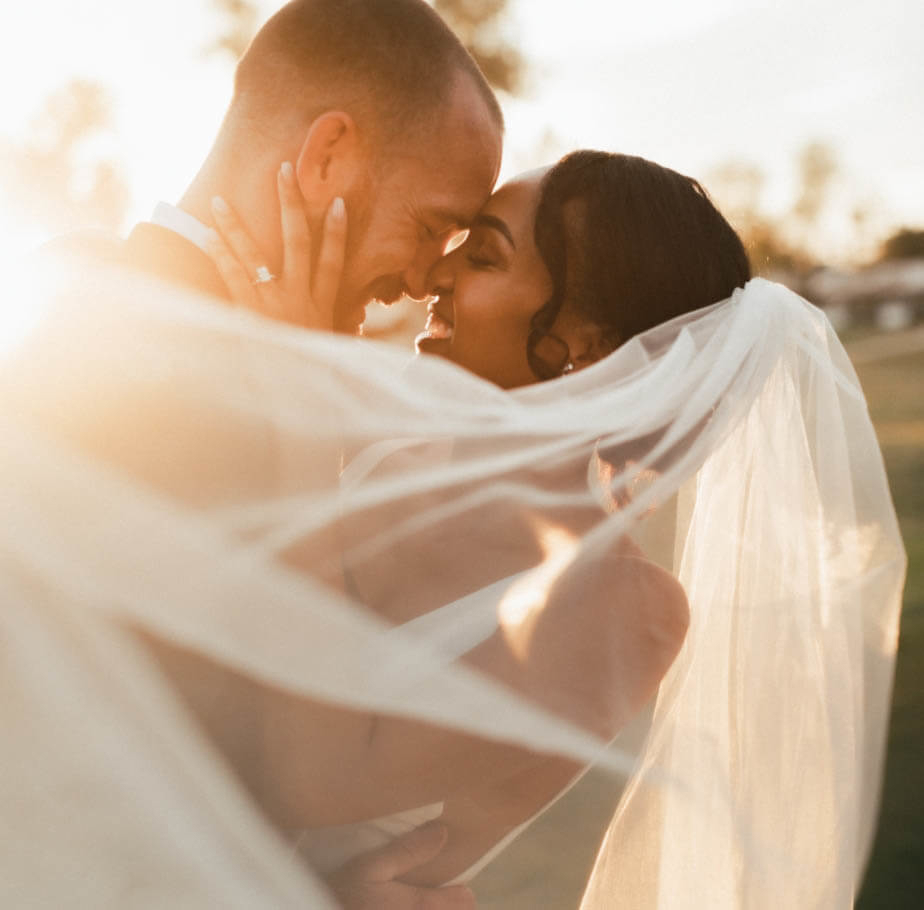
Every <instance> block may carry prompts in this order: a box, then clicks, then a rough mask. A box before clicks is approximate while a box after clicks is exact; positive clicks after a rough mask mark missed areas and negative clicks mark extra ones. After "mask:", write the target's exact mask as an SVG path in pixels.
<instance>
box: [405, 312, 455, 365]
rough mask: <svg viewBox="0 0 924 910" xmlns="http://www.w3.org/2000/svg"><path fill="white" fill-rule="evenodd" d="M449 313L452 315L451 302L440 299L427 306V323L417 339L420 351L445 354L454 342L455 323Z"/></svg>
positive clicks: (416, 342)
mask: <svg viewBox="0 0 924 910" xmlns="http://www.w3.org/2000/svg"><path fill="white" fill-rule="evenodd" d="M447 310H448V313H452V306H451V304H450V303H449V301H446V300H442V299H440V298H438V299H437V300H434V301H431V302H430V303H429V304H428V305H427V322H426V325H425V326H424V330H423V332H421V333H420V334H419V335H418V336H417V338H416V339H415V344H416V345H417V350H418V351H426V352H427V353H428V354H443V353H445V352H446V351H447V350H448V349H449V346H450V344H451V342H452V333H453V328H454V326H453V322H452V319H451V318H450V317H449V315H448V314H447Z"/></svg>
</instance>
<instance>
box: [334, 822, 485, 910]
mask: <svg viewBox="0 0 924 910" xmlns="http://www.w3.org/2000/svg"><path fill="white" fill-rule="evenodd" d="M448 833H449V832H448V831H447V829H446V826H445V825H443V824H441V823H440V822H438V821H437V822H428V823H427V824H426V825H421V827H419V828H415V829H414V830H413V831H411V832H409V833H408V834H405V835H404V836H402V837H399V838H397V839H396V840H393V841H392V842H391V843H390V844H388V845H386V846H385V847H382V848H381V849H380V850H375V851H373V852H372V853H364V854H363V855H362V856H359V857H357V858H356V859H354V860H352V861H351V862H349V863H347V864H346V865H345V866H343V868H341V869H339V870H338V871H337V872H335V873H334V875H333V876H332V877H331V879H330V880H329V881H328V884H329V885H330V888H331V890H332V891H333V892H334V895H335V896H336V897H337V900H338V901H339V902H340V904H341V906H342V907H343V910H475V897H474V895H473V894H472V892H471V891H470V890H469V889H468V888H466V887H464V886H462V885H455V886H451V887H446V888H419V887H416V886H414V885H406V884H404V883H403V882H401V881H399V879H400V878H401V876H402V875H406V874H407V873H408V872H410V871H411V870H412V869H416V868H417V867H418V866H422V865H424V863H427V862H429V861H430V860H431V859H433V858H434V857H435V856H437V854H439V852H440V851H441V850H442V849H443V847H444V846H445V845H446V838H447V836H448Z"/></svg>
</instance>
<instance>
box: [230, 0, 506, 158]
mask: <svg viewBox="0 0 924 910" xmlns="http://www.w3.org/2000/svg"><path fill="white" fill-rule="evenodd" d="M460 75H461V76H463V77H468V78H469V79H470V80H471V81H472V83H473V84H474V85H475V86H476V88H477V90H478V92H479V93H480V95H481V96H482V98H483V100H484V102H485V105H486V107H487V109H488V111H489V112H490V115H491V117H492V119H493V120H494V121H495V123H496V124H497V126H498V129H499V130H501V131H502V130H503V114H502V113H501V109H500V106H499V104H498V102H497V99H496V98H495V97H494V93H493V92H492V91H491V88H490V86H489V85H488V83H487V81H486V79H485V78H484V75H483V74H482V72H481V70H480V69H479V68H478V65H477V64H476V63H475V61H474V60H473V59H472V57H471V55H470V54H469V53H468V51H467V50H466V49H465V48H464V47H463V45H462V43H461V42H460V41H459V39H458V38H457V37H456V36H455V35H454V34H453V32H452V31H451V30H450V28H449V27H448V26H447V25H446V23H445V22H443V20H442V19H441V18H440V17H439V16H438V15H437V13H436V12H435V11H434V10H433V9H432V8H431V7H430V6H428V5H427V4H426V3H424V2H423V0H293V2H291V3H288V4H286V6H284V7H283V8H282V9H280V10H279V11H278V12H277V13H276V14H275V15H273V16H272V17H271V18H270V19H269V20H268V21H267V23H266V24H265V25H264V26H263V28H261V29H260V31H259V32H258V33H257V34H256V36H255V37H254V39H253V41H252V42H251V44H250V47H249V48H248V49H247V51H246V52H245V53H244V56H243V57H242V58H241V61H240V63H239V64H238V68H237V72H236V74H235V83H234V100H233V101H232V108H234V107H237V109H238V111H239V112H241V113H242V114H244V115H245V116H246V117H247V119H248V120H250V121H251V122H254V123H258V124H260V125H262V126H264V127H268V128H269V129H270V131H271V126H270V124H271V123H272V121H273V120H274V119H278V118H286V117H289V116H291V115H292V113H293V112H297V113H298V114H299V115H301V116H302V117H303V118H304V119H305V120H306V122H309V123H310V122H311V121H312V120H314V119H315V117H317V116H319V115H320V114H321V113H323V112H324V111H325V110H338V109H339V110H346V112H347V113H350V114H352V115H353V116H354V117H359V118H363V119H365V120H366V121H367V123H370V124H372V126H373V128H374V129H377V131H378V132H379V134H380V138H381V140H382V141H384V142H385V143H389V142H391V140H392V139H393V138H395V137H397V136H398V135H402V134H407V133H409V132H411V133H413V132H415V130H419V129H424V128H426V127H427V126H433V125H435V123H434V121H435V120H436V117H437V116H438V112H439V110H440V108H441V107H442V106H443V105H445V104H446V103H447V102H448V100H449V96H450V93H451V91H452V89H453V87H454V85H455V83H456V79H457V77H458V76H460Z"/></svg>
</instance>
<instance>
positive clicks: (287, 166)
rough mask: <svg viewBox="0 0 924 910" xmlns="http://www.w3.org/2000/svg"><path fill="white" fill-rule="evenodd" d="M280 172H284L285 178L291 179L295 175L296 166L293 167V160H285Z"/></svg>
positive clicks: (283, 176)
mask: <svg viewBox="0 0 924 910" xmlns="http://www.w3.org/2000/svg"><path fill="white" fill-rule="evenodd" d="M279 173H280V174H282V178H283V180H291V179H292V178H293V177H294V176H295V168H294V167H292V162H291V161H283V162H282V167H280V168H279Z"/></svg>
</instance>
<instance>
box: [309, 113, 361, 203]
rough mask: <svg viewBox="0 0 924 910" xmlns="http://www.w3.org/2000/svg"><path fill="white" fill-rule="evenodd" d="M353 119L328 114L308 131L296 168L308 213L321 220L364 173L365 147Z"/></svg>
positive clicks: (343, 115)
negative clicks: (335, 201) (337, 199)
mask: <svg viewBox="0 0 924 910" xmlns="http://www.w3.org/2000/svg"><path fill="white" fill-rule="evenodd" d="M359 138H360V137H359V132H358V130H357V128H356V123H355V122H354V121H353V118H352V117H351V116H350V115H349V114H346V113H344V112H343V111H327V112H325V113H323V114H321V116H320V117H318V118H317V119H315V120H314V121H313V122H312V124H311V126H310V127H309V128H308V133H307V134H306V136H305V139H304V141H303V142H302V147H301V150H300V151H299V153H298V158H297V160H296V165H295V174H296V177H297V179H298V185H299V188H300V189H301V192H302V196H303V198H304V199H305V204H306V205H307V207H308V210H309V212H311V213H312V214H314V215H317V216H318V217H322V216H323V215H324V213H325V212H326V211H327V209H328V207H329V206H330V204H331V203H332V202H333V200H334V199H335V198H336V197H337V196H341V197H343V196H346V195H348V194H349V191H350V189H351V187H352V186H353V185H354V184H355V183H356V182H357V180H358V179H359V177H360V175H361V174H362V173H363V165H364V162H363V160H362V147H361V143H360V141H359Z"/></svg>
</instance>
